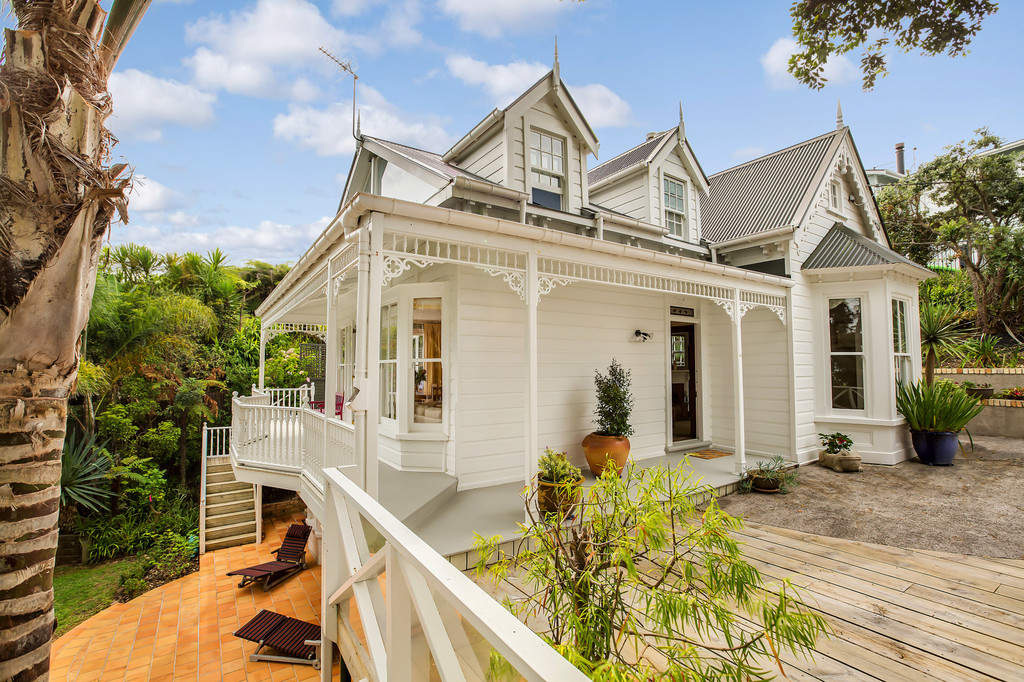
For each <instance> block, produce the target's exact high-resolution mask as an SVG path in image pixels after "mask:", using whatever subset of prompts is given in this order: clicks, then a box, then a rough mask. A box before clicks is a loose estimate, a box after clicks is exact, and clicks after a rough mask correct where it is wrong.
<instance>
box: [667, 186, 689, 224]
mask: <svg viewBox="0 0 1024 682" xmlns="http://www.w3.org/2000/svg"><path fill="white" fill-rule="evenodd" d="M665 227H667V228H668V231H669V234H674V235H675V236H677V237H684V238H685V237H686V183H684V182H682V181H680V180H676V179H675V178H665Z"/></svg>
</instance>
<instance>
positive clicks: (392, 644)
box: [382, 545, 426, 682]
mask: <svg viewBox="0 0 1024 682" xmlns="http://www.w3.org/2000/svg"><path fill="white" fill-rule="evenodd" d="M382 551H384V552H386V553H387V556H386V558H385V561H386V562H387V568H386V569H385V573H384V581H385V582H386V584H387V586H386V587H385V592H386V594H387V596H388V600H387V628H386V631H387V634H386V636H385V639H384V648H385V650H387V652H388V679H389V680H409V681H410V682H412V680H413V670H415V671H416V672H417V673H419V674H418V675H417V676H416V678H417V679H423V673H424V672H426V671H425V670H422V669H421V668H420V666H415V667H414V666H413V661H412V609H411V608H410V607H411V606H412V599H411V595H410V594H409V586H408V585H406V584H405V578H404V577H403V576H402V567H401V565H400V562H399V560H398V556H397V555H396V554H395V551H394V548H393V547H391V546H390V545H388V546H387V547H385V548H384V549H383V550H382ZM424 663H425V661H424Z"/></svg>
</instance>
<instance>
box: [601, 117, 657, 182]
mask: <svg viewBox="0 0 1024 682" xmlns="http://www.w3.org/2000/svg"><path fill="white" fill-rule="evenodd" d="M673 130H675V128H674V127H673V128H669V129H668V130H665V131H663V132H660V133H656V134H655V137H651V138H648V139H646V140H644V141H643V142H641V143H640V144H637V145H634V146H632V147H630V148H629V149H627V150H626V151H624V152H621V153H619V154H616V155H615V156H613V157H612V158H610V159H608V160H607V161H602V162H601V163H599V164H597V165H596V166H594V167H593V168H588V169H587V173H588V174H589V173H593V172H594V171H596V170H597V169H598V168H600V167H601V166H605V165H607V164H609V163H611V162H612V161H614V160H615V159H617V158H619V157H622V156H625V155H626V154H629V153H630V152H635V151H636V150H637V149H640V147H643V146H644V145H645V144H647V143H649V142H651V141H652V140H654V139H655V138H656V137H665V136H666V135H668V134H669V133H671V132H672V131H673Z"/></svg>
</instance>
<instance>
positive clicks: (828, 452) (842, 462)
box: [818, 432, 861, 473]
mask: <svg viewBox="0 0 1024 682" xmlns="http://www.w3.org/2000/svg"><path fill="white" fill-rule="evenodd" d="M818 438H820V439H821V447H822V448H824V449H823V450H821V451H820V452H819V453H818V464H820V465H821V466H823V467H827V468H829V469H833V470H834V471H838V472H839V473H843V472H849V471H860V470H861V466H860V462H861V458H860V454H858V453H856V452H853V451H851V450H850V448H852V447H853V439H852V438H850V437H849V436H847V435H846V434H845V433H839V432H836V433H819V434H818Z"/></svg>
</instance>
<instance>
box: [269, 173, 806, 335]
mask: <svg viewBox="0 0 1024 682" xmlns="http://www.w3.org/2000/svg"><path fill="white" fill-rule="evenodd" d="M367 213H383V214H389V215H394V216H399V217H402V218H410V219H414V220H424V221H427V222H432V223H437V224H439V225H453V226H456V227H464V228H468V229H473V230H479V231H481V232H490V233H494V234H502V235H507V236H510V237H518V238H520V239H528V240H530V241H534V242H537V243H540V244H558V245H563V246H569V247H572V248H575V249H580V250H582V251H594V252H597V253H604V254H607V255H610V256H616V257H619V258H628V259H630V260H631V261H634V262H648V263H659V264H662V265H669V266H673V267H678V268H682V269H683V270H690V271H696V272H703V273H707V274H712V275H722V276H724V277H728V278H730V279H735V280H745V281H749V282H758V283H765V284H771V285H775V286H780V287H784V288H787V289H788V288H790V287H792V286H793V284H794V283H793V281H792V280H790V279H789V278H784V277H779V276H778V275H769V274H766V273H761V272H754V271H752V270H744V269H742V268H735V267H732V266H727V265H721V264H718V263H709V262H707V261H702V260H697V259H695V258H687V257H685V256H675V255H672V254H668V253H663V252H661V251H652V250H650V249H643V248H640V247H638V246H629V245H628V244H617V243H615V242H609V241H603V240H598V239H594V238H593V237H586V236H583V235H578V234H574V233H571V232H561V231H558V230H551V229H548V228H546V227H537V226H535V225H526V224H523V223H517V222H512V221H510V220H504V219H502V218H494V217H491V216H483V215H477V214H475V213H466V212H465V211H458V210H455V209H451V208H442V207H440V206H427V205H425V204H418V203H414V202H411V201H402V200H401V199H392V198H390V197H380V196H376V195H374V194H367V193H365V192H358V193H357V194H356V195H355V196H354V197H352V198H351V199H350V200H349V202H348V203H347V204H345V206H344V207H343V208H342V209H341V211H339V212H338V215H337V216H335V218H334V220H332V221H331V224H330V225H328V226H327V228H326V229H324V231H323V232H322V233H321V234H320V236H319V237H318V238H317V239H316V241H315V242H313V245H312V246H311V247H310V248H309V249H308V250H307V251H306V253H305V254H303V256H302V258H300V259H299V261H298V262H297V263H296V264H295V267H293V268H292V269H291V270H290V271H289V272H288V275H287V276H285V278H284V279H283V280H282V281H281V283H280V284H278V285H277V287H276V288H275V289H274V291H273V292H271V294H270V296H268V297H267V299H266V300H265V301H264V302H263V304H262V305H260V307H259V308H258V309H257V310H256V315H257V316H259V317H263V315H264V313H265V312H267V311H269V310H270V309H271V308H272V307H273V306H274V305H275V304H276V303H277V302H278V301H279V300H280V299H281V298H282V297H283V296H284V295H285V292H287V291H290V290H291V288H292V286H293V285H294V284H295V283H296V280H299V279H300V278H301V277H302V275H304V274H305V273H306V272H309V271H311V270H313V269H314V267H315V266H316V265H318V264H319V262H320V259H321V258H322V257H323V256H324V254H327V253H329V252H330V251H331V250H332V248H333V246H334V245H335V244H336V243H337V242H338V241H340V240H342V239H346V238H348V237H349V236H350V235H352V234H354V233H355V232H356V231H357V230H358V229H359V228H360V224H359V222H360V218H362V217H363V216H364V215H366V214H367ZM600 215H601V216H602V218H603V219H604V220H608V219H609V214H605V213H602V214H600ZM611 218H612V221H613V222H619V223H620V224H623V225H627V226H633V225H634V223H637V224H641V225H642V224H643V223H639V221H633V219H632V218H626V219H621V218H619V216H611ZM641 229H643V228H641ZM647 229H649V228H647ZM279 292H280V293H279Z"/></svg>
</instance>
